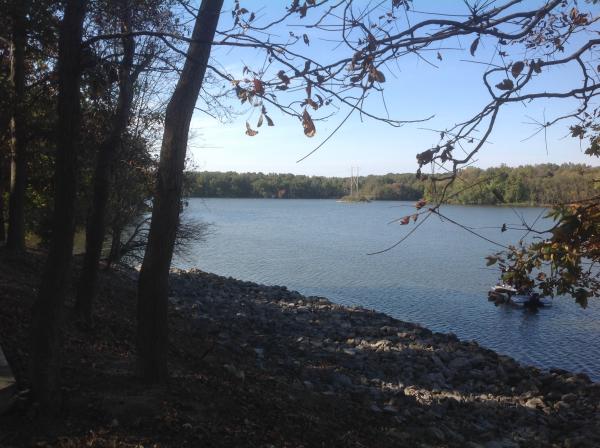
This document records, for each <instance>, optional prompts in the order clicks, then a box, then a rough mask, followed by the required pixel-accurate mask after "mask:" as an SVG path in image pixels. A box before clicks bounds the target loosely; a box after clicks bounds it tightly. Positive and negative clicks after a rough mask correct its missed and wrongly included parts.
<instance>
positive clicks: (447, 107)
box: [189, 0, 599, 176]
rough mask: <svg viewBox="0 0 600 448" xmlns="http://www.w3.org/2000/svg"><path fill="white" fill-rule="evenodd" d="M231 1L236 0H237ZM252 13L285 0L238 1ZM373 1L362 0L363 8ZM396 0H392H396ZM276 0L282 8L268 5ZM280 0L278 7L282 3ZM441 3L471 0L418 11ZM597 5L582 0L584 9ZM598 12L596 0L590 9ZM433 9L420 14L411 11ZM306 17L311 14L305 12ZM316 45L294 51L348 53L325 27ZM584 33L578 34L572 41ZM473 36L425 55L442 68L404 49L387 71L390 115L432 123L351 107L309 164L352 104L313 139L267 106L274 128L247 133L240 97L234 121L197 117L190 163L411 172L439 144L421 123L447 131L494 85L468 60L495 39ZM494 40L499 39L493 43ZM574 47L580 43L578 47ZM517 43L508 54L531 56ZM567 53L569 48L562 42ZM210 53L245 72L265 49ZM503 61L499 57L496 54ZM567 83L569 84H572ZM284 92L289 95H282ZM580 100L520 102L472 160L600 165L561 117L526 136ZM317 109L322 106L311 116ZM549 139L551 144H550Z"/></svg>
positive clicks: (553, 75)
mask: <svg viewBox="0 0 600 448" xmlns="http://www.w3.org/2000/svg"><path fill="white" fill-rule="evenodd" d="M231 3H233V2H231ZM241 3H242V6H245V7H246V8H248V9H249V10H251V11H256V12H257V20H258V21H261V20H262V21H266V20H268V19H269V18H272V17H275V16H276V15H277V13H278V12H281V11H283V10H284V5H288V3H289V2H287V1H285V2H268V5H269V8H264V4H265V3H266V2H264V1H263V2H259V1H242V2H241ZM361 3H362V4H363V5H365V6H366V5H367V2H366V1H365V2H360V1H358V2H356V4H358V5H359V6H362V5H361ZM390 3H391V2H390ZM539 3H540V2H538V1H534V0H531V1H524V7H527V8H529V7H534V6H535V5H537V4H539ZM275 4H277V5H278V6H277V8H276V7H273V6H272V5H275ZM279 5H281V6H279ZM441 5H443V7H444V8H446V11H447V12H450V13H453V14H462V13H464V12H466V11H467V10H466V7H465V6H464V3H463V2H462V1H461V0H448V1H445V2H433V1H431V0H430V1H425V0H422V1H419V0H415V1H414V9H417V10H421V11H440V8H441ZM589 8H591V6H590V5H588V4H585V3H583V4H582V5H581V9H582V10H586V9H589ZM591 12H593V13H594V14H597V13H598V10H597V8H596V7H594V9H593V10H592V11H591ZM230 17H231V15H230V13H229V11H225V13H224V15H223V19H222V20H223V21H224V23H226V22H227V20H229V18H230ZM427 17H429V16H426V15H415V16H413V20H414V19H424V18H427ZM307 19H309V20H310V19H314V17H311V16H310V12H309V16H308V17H307ZM302 23H305V22H303V21H300V20H299V19H298V18H293V19H292V20H289V21H286V23H284V24H282V25H280V26H278V27H277V28H276V29H275V30H274V31H273V32H274V34H275V35H274V36H272V37H271V38H272V39H280V40H281V39H285V38H286V37H287V35H288V33H289V31H292V32H295V33H300V34H302V32H304V31H302V30H301V29H299V28H298V27H297V26H294V25H298V24H302ZM309 35H310V39H311V45H310V46H309V47H307V46H306V45H304V43H302V42H300V43H298V44H296V46H295V47H294V48H295V49H297V51H302V52H303V53H304V54H307V55H310V56H311V57H313V58H315V59H318V60H321V61H327V60H333V59H340V58H342V57H345V56H347V55H348V52H347V50H345V49H341V48H337V47H336V46H335V45H334V44H333V43H331V42H330V39H331V38H332V37H333V36H332V35H330V34H328V33H323V32H314V31H310V34H309ZM587 37H588V36H580V37H578V38H576V39H575V41H574V44H577V43H578V42H581V41H582V40H583V39H586V38H587ZM472 40H473V37H472V36H468V37H466V38H463V39H461V40H458V39H456V40H455V41H454V42H452V43H449V44H450V46H452V47H453V48H455V49H452V50H440V52H441V53H442V55H443V60H442V61H438V60H437V59H436V58H435V52H432V53H431V54H430V55H428V59H430V60H431V61H432V62H434V63H435V64H436V65H437V66H438V67H437V68H435V67H432V66H431V65H429V64H427V63H425V62H424V61H423V60H421V59H419V58H417V57H416V56H408V57H403V58H402V59H401V60H399V61H398V62H399V63H398V64H397V65H396V66H394V67H388V70H387V71H385V76H386V79H387V81H386V83H385V85H384V87H385V93H384V95H385V102H386V105H387V108H388V109H389V111H390V115H391V117H392V118H398V119H417V118H423V117H426V116H429V115H435V117H434V118H433V119H431V120H430V121H428V122H426V123H420V124H409V125H406V126H404V127H401V128H394V127H391V126H389V125H387V124H385V123H381V122H378V121H375V120H372V119H368V118H366V119H364V120H361V118H360V116H359V115H356V114H355V115H354V116H353V117H352V118H351V119H350V120H348V122H346V124H345V125H344V126H343V127H342V128H341V130H340V131H339V132H338V133H336V135H334V136H333V138H332V139H331V140H329V142H328V143H327V144H325V145H324V146H323V147H322V148H321V149H320V150H319V151H317V152H316V153H315V154H313V155H312V156H311V157H309V158H308V159H306V160H304V161H303V162H300V163H296V160H298V159H299V158H300V157H302V156H303V155H305V154H306V153H308V152H310V151H311V150H312V149H313V148H314V147H315V146H316V145H318V144H319V143H320V142H321V141H322V140H323V139H324V138H326V137H327V136H328V135H329V133H330V132H331V131H332V130H333V129H334V128H335V127H336V126H337V125H338V124H339V123H340V121H341V120H342V119H343V117H344V116H345V114H346V113H347V110H344V109H342V110H340V112H339V113H337V114H335V115H333V116H332V117H330V118H328V119H327V120H326V121H318V122H316V126H317V135H316V136H315V137H313V138H307V137H305V136H304V134H303V130H302V126H301V124H300V123H299V122H298V121H297V120H295V119H294V118H292V117H289V116H284V115H283V114H281V113H278V112H277V111H275V110H273V109H272V108H270V109H269V111H270V116H271V117H272V118H273V120H274V121H275V127H269V128H267V127H266V126H263V127H262V128H261V129H260V130H259V134H258V135H257V136H255V137H248V136H247V135H245V122H246V120H248V121H250V123H253V124H254V123H256V120H257V118H258V115H257V111H256V110H254V111H253V110H251V108H247V107H246V108H244V107H241V106H240V105H239V102H237V101H236V102H232V103H231V105H233V106H234V107H235V108H236V111H237V113H238V115H237V116H236V117H235V118H234V119H233V120H232V121H230V122H228V123H220V122H218V121H217V120H215V119H213V118H211V117H209V116H207V115H205V114H202V113H201V112H198V113H196V114H195V116H194V118H193V120H192V138H191V140H190V147H189V148H190V155H191V156H192V158H193V161H194V165H195V166H194V167H195V168H196V169H200V170H209V171H238V172H246V171H262V172H286V173H288V172H289V173H295V174H306V175H327V176H347V175H348V172H349V170H350V166H359V167H360V173H361V174H384V173H388V172H414V171H415V170H416V169H417V165H416V161H415V154H416V153H418V152H421V151H423V150H425V149H428V148H430V147H431V146H433V145H435V144H436V143H437V141H438V134H437V132H432V131H430V130H426V129H423V128H432V129H445V128H448V127H450V126H451V125H453V124H455V123H456V122H460V121H463V120H465V119H467V118H469V117H470V116H471V115H473V114H474V113H476V112H477V111H478V110H479V109H480V108H481V107H482V106H483V105H485V104H486V103H487V102H488V93H487V92H486V91H485V88H484V86H483V84H482V82H481V75H482V73H483V72H484V70H485V66H484V65H480V64H474V63H472V62H465V60H467V61H485V62H488V61H493V60H494V59H495V58H497V56H494V54H493V49H494V47H493V43H492V41H491V40H487V39H482V41H481V43H480V46H479V48H478V51H477V53H476V55H475V57H471V55H470V54H469V51H468V49H469V46H470V44H471V42H472ZM494 44H495V43H494ZM573 48H574V47H573ZM520 51H521V50H519V49H515V53H514V56H513V58H511V59H512V60H517V58H519V57H524V58H526V57H527V56H528V55H527V54H524V53H520ZM566 53H569V47H567V49H566ZM212 56H213V59H214V61H215V62H216V63H218V64H219V65H220V66H222V67H224V68H227V69H228V70H229V71H230V72H231V73H234V74H238V75H239V76H240V77H242V75H241V68H242V67H243V65H244V64H247V65H249V66H251V67H260V66H261V65H262V63H263V60H264V55H262V54H260V53H259V52H257V51H254V50H247V49H242V50H239V49H236V50H231V49H226V48H222V47H221V48H217V49H215V50H214V51H213V53H212ZM494 62H497V60H494ZM579 79H580V75H579V74H578V73H577V71H576V68H575V66H574V65H573V66H572V67H567V68H566V69H565V68H563V69H560V70H555V71H553V72H548V71H545V72H544V73H543V76H540V77H539V79H538V80H536V82H537V83H538V85H539V88H540V89H542V90H565V89H567V90H568V86H569V85H571V86H572V85H574V84H576V83H577V82H578V81H579ZM569 88H570V87H569ZM280 98H285V96H280ZM575 106H576V103H574V102H572V101H570V100H567V101H565V100H554V101H542V102H537V103H530V104H527V105H524V104H516V105H512V106H510V107H506V108H504V109H503V110H502V111H501V115H500V117H499V120H498V123H497V125H496V127H495V129H494V132H493V133H492V135H491V137H490V139H489V143H488V144H487V145H485V146H484V148H483V149H482V150H481V152H480V154H479V155H478V156H477V163H476V166H479V167H482V168H485V167H489V166H495V165H499V164H502V163H504V164H507V165H511V166H516V165H522V164H534V163H548V162H552V163H563V162H577V163H587V164H591V165H599V163H598V161H597V159H591V158H590V157H588V156H586V155H584V154H583V149H582V148H580V145H579V142H578V141H577V140H575V139H573V138H571V137H569V136H567V135H568V124H567V123H562V124H560V123H559V124H558V125H557V126H555V127H553V128H549V129H548V131H547V136H546V138H544V133H543V132H542V133H540V134H538V135H537V136H535V137H533V138H531V139H529V140H527V141H522V140H524V139H525V138H527V137H528V136H530V135H531V134H532V133H534V132H535V131H536V128H535V127H534V126H532V125H530V124H527V123H528V122H531V121H532V119H534V120H537V121H543V120H544V117H545V118H546V119H547V120H548V119H551V118H552V117H555V116H558V115H561V114H563V113H566V112H570V111H572V110H573V109H574V108H575ZM368 108H369V110H372V111H374V112H377V113H381V112H383V110H384V109H383V103H382V100H381V96H377V95H373V96H371V97H370V98H369V100H368ZM315 117H318V114H315ZM546 142H547V145H546Z"/></svg>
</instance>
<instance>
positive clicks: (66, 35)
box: [31, 0, 87, 410]
mask: <svg viewBox="0 0 600 448" xmlns="http://www.w3.org/2000/svg"><path fill="white" fill-rule="evenodd" d="M86 8H87V1H83V0H68V1H67V2H66V4H65V9H64V15H63V19H62V23H61V27H60V37H59V56H58V67H57V73H58V83H59V87H58V110H57V115H58V122H57V132H56V136H57V137H56V139H57V140H56V174H55V194H54V214H53V225H52V239H51V243H50V248H49V251H48V256H47V260H46V264H45V267H44V272H43V274H42V279H41V284H40V288H39V293H38V297H37V300H36V303H35V305H34V310H33V320H32V338H33V341H32V350H31V375H32V376H31V384H32V390H33V393H34V395H35V397H36V399H37V400H38V401H39V402H40V403H41V405H42V408H43V409H45V410H49V409H51V408H52V407H53V406H56V404H57V400H56V396H57V393H58V389H57V384H58V374H59V366H60V342H59V333H60V326H61V319H62V313H63V304H64V297H65V294H66V291H67V287H68V284H69V272H70V265H71V258H72V254H73V235H74V232H75V196H76V191H77V185H76V179H77V148H78V140H79V125H80V118H81V117H80V98H79V95H80V91H79V86H80V79H81V70H80V60H79V56H80V51H81V37H82V33H83V21H84V17H85V12H86Z"/></svg>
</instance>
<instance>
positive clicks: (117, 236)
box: [106, 225, 123, 268]
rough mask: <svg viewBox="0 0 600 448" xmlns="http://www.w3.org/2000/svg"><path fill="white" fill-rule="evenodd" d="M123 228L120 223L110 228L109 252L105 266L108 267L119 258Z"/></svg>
mask: <svg viewBox="0 0 600 448" xmlns="http://www.w3.org/2000/svg"><path fill="white" fill-rule="evenodd" d="M122 234H123V229H122V228H121V226H120V225H114V226H113V228H112V239H111V242H110V253H109V254H108V261H107V263H106V267H107V268H109V267H110V266H111V265H112V264H113V263H117V262H119V260H121V235H122Z"/></svg>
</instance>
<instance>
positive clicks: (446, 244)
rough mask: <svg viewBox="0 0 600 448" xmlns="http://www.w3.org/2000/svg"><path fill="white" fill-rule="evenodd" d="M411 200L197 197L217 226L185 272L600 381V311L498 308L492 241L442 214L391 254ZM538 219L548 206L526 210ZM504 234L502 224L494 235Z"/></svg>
mask: <svg viewBox="0 0 600 448" xmlns="http://www.w3.org/2000/svg"><path fill="white" fill-rule="evenodd" d="M411 205H412V204H410V203H402V202H373V203H369V204H363V203H361V204H341V203H336V202H335V201H324V200H323V201H319V200H270V199H264V200H263V199H192V200H191V201H190V206H189V208H188V209H187V210H186V212H185V214H184V219H203V220H205V221H208V222H212V223H214V229H213V230H214V234H213V235H211V236H210V237H209V239H208V240H207V241H206V242H204V243H202V244H199V245H198V247H197V249H196V250H195V251H193V253H192V254H190V255H189V256H187V257H186V259H178V260H175V263H176V264H177V265H179V266H181V267H198V268H200V269H203V270H205V271H209V272H214V273H216V274H220V275H226V276H232V277H236V278H240V279H243V280H251V281H255V282H259V283H265V284H278V285H286V286H288V287H289V288H291V289H296V290H298V291H300V292H302V293H303V294H308V295H321V296H326V297H328V298H330V299H332V300H334V301H336V302H339V303H342V304H347V305H361V306H363V307H367V308H373V309H377V310H379V311H383V312H386V313H388V314H390V315H392V316H394V317H397V318H399V319H402V320H407V321H413V322H419V323H421V324H422V325H424V326H426V327H429V328H431V329H432V330H435V331H442V332H452V333H455V334H456V335H457V336H458V337H460V338H462V339H475V340H477V341H478V342H479V343H480V344H481V345H484V346H486V347H489V348H492V349H495V350H497V351H499V352H502V353H506V354H509V355H511V356H513V357H515V358H516V359H518V360H520V361H522V362H525V363H528V364H535V365H538V366H541V367H548V368H549V367H560V368H564V369H568V370H573V371H583V372H586V373H587V374H589V375H590V376H591V377H593V378H595V379H597V380H600V356H599V355H600V305H599V304H598V302H592V303H591V304H590V306H589V307H588V308H587V309H585V310H584V309H581V308H580V307H579V306H577V305H575V304H574V303H573V301H572V300H569V299H556V300H555V301H554V306H553V307H552V308H550V309H542V310H539V311H538V312H530V311H526V310H522V309H513V308H509V307H504V306H500V307H496V306H494V305H493V304H492V303H490V302H488V301H487V297H486V294H487V290H488V289H489V287H490V285H492V284H493V283H495V281H496V280H497V275H498V272H497V270H496V269H488V268H486V267H485V260H484V257H485V256H486V255H489V254H491V253H493V252H495V251H497V250H498V247H496V246H494V245H492V244H491V243H489V242H487V241H484V240H481V239H478V238H476V237H474V236H473V235H471V234H469V233H468V232H466V231H464V230H463V229H460V228H459V227H456V226H454V225H452V224H449V223H447V222H442V220H440V219H439V218H437V217H431V218H430V219H429V220H427V222H426V223H424V224H423V225H422V227H421V228H420V229H419V230H418V231H417V232H415V234H414V235H413V236H412V237H411V238H409V239H407V240H406V241H405V242H404V243H403V244H401V245H400V246H398V247H397V248H395V249H394V250H391V251H389V252H385V253H383V254H380V255H374V256H368V255H366V254H367V253H369V252H373V251H376V250H379V249H383V248H385V247H388V246H389V245H390V244H392V243H394V242H395V241H397V240H398V239H399V238H400V237H402V236H403V235H404V234H406V232H407V231H408V230H410V229H411V228H412V224H411V225H409V226H399V225H397V224H392V225H388V224H387V223H388V222H389V221H390V220H392V219H394V218H398V217H400V216H403V215H405V214H407V213H411V212H412V210H414V209H413V208H411ZM442 212H443V213H444V214H446V215H447V216H448V217H450V218H452V219H454V220H457V221H459V222H461V223H464V224H467V225H469V226H471V227H473V228H477V229H478V231H479V232H480V233H482V234H484V235H485V236H487V237H489V238H491V239H493V240H495V241H498V242H500V243H502V244H507V243H514V242H515V241H516V240H517V239H518V238H519V237H520V236H521V234H520V233H519V232H516V231H508V232H505V233H501V232H500V230H499V227H500V226H501V225H502V224H503V223H507V224H508V225H510V224H513V225H518V224H519V218H518V217H517V216H516V215H515V213H514V211H513V210H512V209H509V208H496V207H461V206H446V207H443V209H442ZM518 212H519V213H522V214H523V216H524V217H525V218H526V219H528V220H530V221H532V220H533V219H535V218H536V217H537V216H538V214H539V213H540V209H538V208H522V209H518ZM490 227H495V228H490Z"/></svg>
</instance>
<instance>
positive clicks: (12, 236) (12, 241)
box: [6, 0, 29, 251]
mask: <svg viewBox="0 0 600 448" xmlns="http://www.w3.org/2000/svg"><path fill="white" fill-rule="evenodd" d="M28 10H29V1H27V0H24V1H15V2H11V16H12V45H11V64H10V66H11V68H10V81H11V86H12V89H13V95H12V108H11V109H12V117H11V120H10V130H11V147H12V148H11V177H10V199H9V210H8V212H9V213H8V233H7V240H6V246H7V248H8V249H10V250H12V251H22V250H23V249H24V248H25V188H26V186H27V142H26V141H25V139H26V137H25V126H26V123H25V46H26V41H27V25H26V23H27V14H28Z"/></svg>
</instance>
